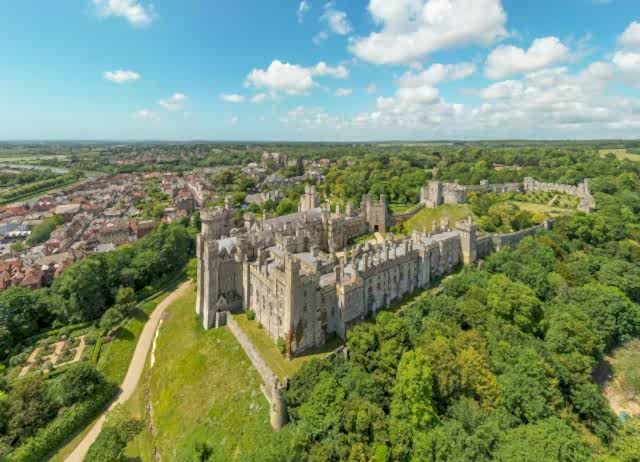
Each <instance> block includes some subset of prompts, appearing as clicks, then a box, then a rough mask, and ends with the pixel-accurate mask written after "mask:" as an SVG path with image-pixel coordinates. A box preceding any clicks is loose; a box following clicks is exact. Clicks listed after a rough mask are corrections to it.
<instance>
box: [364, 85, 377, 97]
mask: <svg viewBox="0 0 640 462" xmlns="http://www.w3.org/2000/svg"><path fill="white" fill-rule="evenodd" d="M366 91H367V93H369V94H370V95H373V94H374V93H377V92H378V87H377V86H376V85H375V84H373V83H372V84H369V85H368V86H367V88H366Z"/></svg>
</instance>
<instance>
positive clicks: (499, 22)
mask: <svg viewBox="0 0 640 462" xmlns="http://www.w3.org/2000/svg"><path fill="white" fill-rule="evenodd" d="M369 12H370V13H371V15H372V16H373V19H374V21H375V22H377V23H378V24H380V25H381V26H382V30H381V31H380V32H374V33H372V34H370V35H369V36H367V37H364V38H360V39H357V40H355V41H354V42H353V44H352V45H351V47H350V49H351V51H352V52H353V53H354V54H355V55H356V56H358V57H359V58H361V59H363V60H365V61H368V62H373V63H377V64H409V63H412V62H416V61H417V60H419V59H421V58H423V57H425V56H426V55H428V54H431V53H433V52H436V51H438V50H442V49H448V48H453V47H459V46H462V45H468V44H482V45H489V44H491V43H493V42H495V41H496V40H498V39H501V38H503V37H506V36H507V35H508V34H507V31H506V29H505V23H506V21H507V15H506V14H505V11H504V8H503V7H502V3H501V0H393V1H389V0H370V1H369Z"/></svg>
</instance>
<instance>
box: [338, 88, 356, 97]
mask: <svg viewBox="0 0 640 462" xmlns="http://www.w3.org/2000/svg"><path fill="white" fill-rule="evenodd" d="M351 93H353V90H352V89H351V88H338V89H337V90H336V93H335V94H336V96H349V95H351Z"/></svg>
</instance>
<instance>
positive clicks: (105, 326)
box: [100, 305, 125, 333]
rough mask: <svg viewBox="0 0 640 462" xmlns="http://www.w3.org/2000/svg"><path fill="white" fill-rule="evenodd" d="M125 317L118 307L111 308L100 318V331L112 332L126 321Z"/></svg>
mask: <svg viewBox="0 0 640 462" xmlns="http://www.w3.org/2000/svg"><path fill="white" fill-rule="evenodd" d="M124 318H125V315H124V313H123V311H122V309H120V307H119V306H118V305H116V306H113V307H111V308H109V309H108V310H107V311H105V312H104V314H103V315H102V317H101V318H100V329H102V331H103V332H107V333H109V332H112V331H113V330H114V329H115V328H116V327H118V326H119V325H120V323H121V322H122V321H123V320H124Z"/></svg>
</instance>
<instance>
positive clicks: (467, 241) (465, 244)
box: [456, 216, 478, 265]
mask: <svg viewBox="0 0 640 462" xmlns="http://www.w3.org/2000/svg"><path fill="white" fill-rule="evenodd" d="M456 226H457V228H458V231H459V233H460V243H461V244H462V257H463V260H464V264H465V265H470V264H472V263H474V262H475V261H476V260H477V258H478V254H477V242H478V225H477V224H476V223H475V222H474V221H473V218H471V216H469V218H468V219H467V220H464V221H459V222H458V223H457V224H456Z"/></svg>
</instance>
